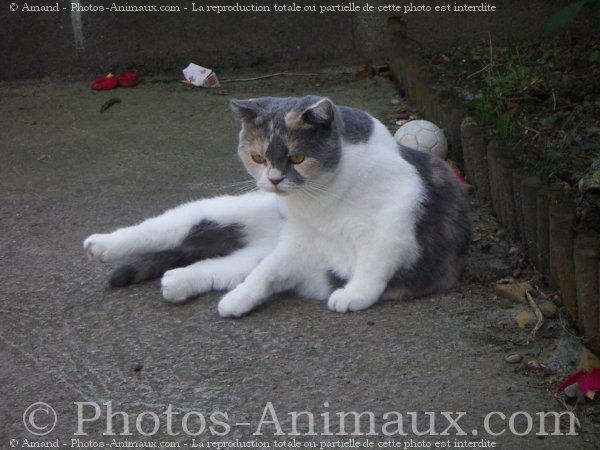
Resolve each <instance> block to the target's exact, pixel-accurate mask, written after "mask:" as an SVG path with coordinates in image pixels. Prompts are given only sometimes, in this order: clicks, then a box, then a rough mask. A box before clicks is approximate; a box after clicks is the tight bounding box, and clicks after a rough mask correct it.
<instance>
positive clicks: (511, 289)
mask: <svg viewBox="0 0 600 450" xmlns="http://www.w3.org/2000/svg"><path fill="white" fill-rule="evenodd" d="M495 289H496V293H497V294H498V295H501V296H502V297H504V298H507V299H509V300H512V301H514V302H517V303H525V301H526V300H525V293H526V292H528V291H530V292H533V291H534V289H533V286H532V285H531V283H529V282H528V281H524V282H521V283H513V284H496V287H495Z"/></svg>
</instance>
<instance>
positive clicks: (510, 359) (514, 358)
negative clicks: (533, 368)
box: [504, 353, 523, 364]
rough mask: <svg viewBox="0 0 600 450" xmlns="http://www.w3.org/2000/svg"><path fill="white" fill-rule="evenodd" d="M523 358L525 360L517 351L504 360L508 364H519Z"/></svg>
mask: <svg viewBox="0 0 600 450" xmlns="http://www.w3.org/2000/svg"><path fill="white" fill-rule="evenodd" d="M522 360H523V357H522V356H521V355H519V354H518V353H515V354H513V355H508V356H507V357H506V359H505V360H504V361H506V362H507V363H508V364H518V363H520V362H521V361H522Z"/></svg>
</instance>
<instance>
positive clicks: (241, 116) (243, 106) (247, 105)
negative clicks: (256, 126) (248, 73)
mask: <svg viewBox="0 0 600 450" xmlns="http://www.w3.org/2000/svg"><path fill="white" fill-rule="evenodd" d="M229 106H230V108H231V109H232V111H233V112H234V113H235V116H236V117H237V119H238V120H241V121H243V122H251V121H253V120H254V119H256V117H257V116H258V115H259V113H260V111H261V105H260V103H259V102H258V100H255V99H253V98H251V99H249V100H236V99H234V100H231V101H230V102H229Z"/></svg>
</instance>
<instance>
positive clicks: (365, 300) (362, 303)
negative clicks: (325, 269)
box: [327, 288, 377, 312]
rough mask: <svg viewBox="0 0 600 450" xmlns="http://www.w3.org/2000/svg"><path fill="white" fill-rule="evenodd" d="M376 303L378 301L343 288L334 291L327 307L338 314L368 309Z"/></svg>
mask: <svg viewBox="0 0 600 450" xmlns="http://www.w3.org/2000/svg"><path fill="white" fill-rule="evenodd" d="M376 301H377V299H372V298H370V297H368V296H366V295H364V294H361V293H360V292H357V291H355V290H352V289H347V288H341V289H338V290H336V291H333V293H332V294H331V295H330V296H329V300H328V301H327V306H328V307H329V309H331V310H332V311H336V312H348V311H360V310H363V309H367V308H368V307H369V306H371V305H372V304H374V303H375V302H376Z"/></svg>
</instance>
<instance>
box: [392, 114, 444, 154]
mask: <svg viewBox="0 0 600 450" xmlns="http://www.w3.org/2000/svg"><path fill="white" fill-rule="evenodd" d="M394 138H395V139H396V142H398V143H399V144H401V145H404V146H405V147H410V148H414V149H415V150H421V151H424V152H429V153H431V154H432V155H436V156H439V157H440V158H442V159H446V156H448V141H446V136H445V135H444V132H443V131H442V130H441V129H440V128H439V127H438V126H437V125H436V124H434V123H431V122H429V121H427V120H411V121H410V122H407V123H405V124H404V125H402V126H401V127H400V128H398V131H396V134H395V135H394Z"/></svg>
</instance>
